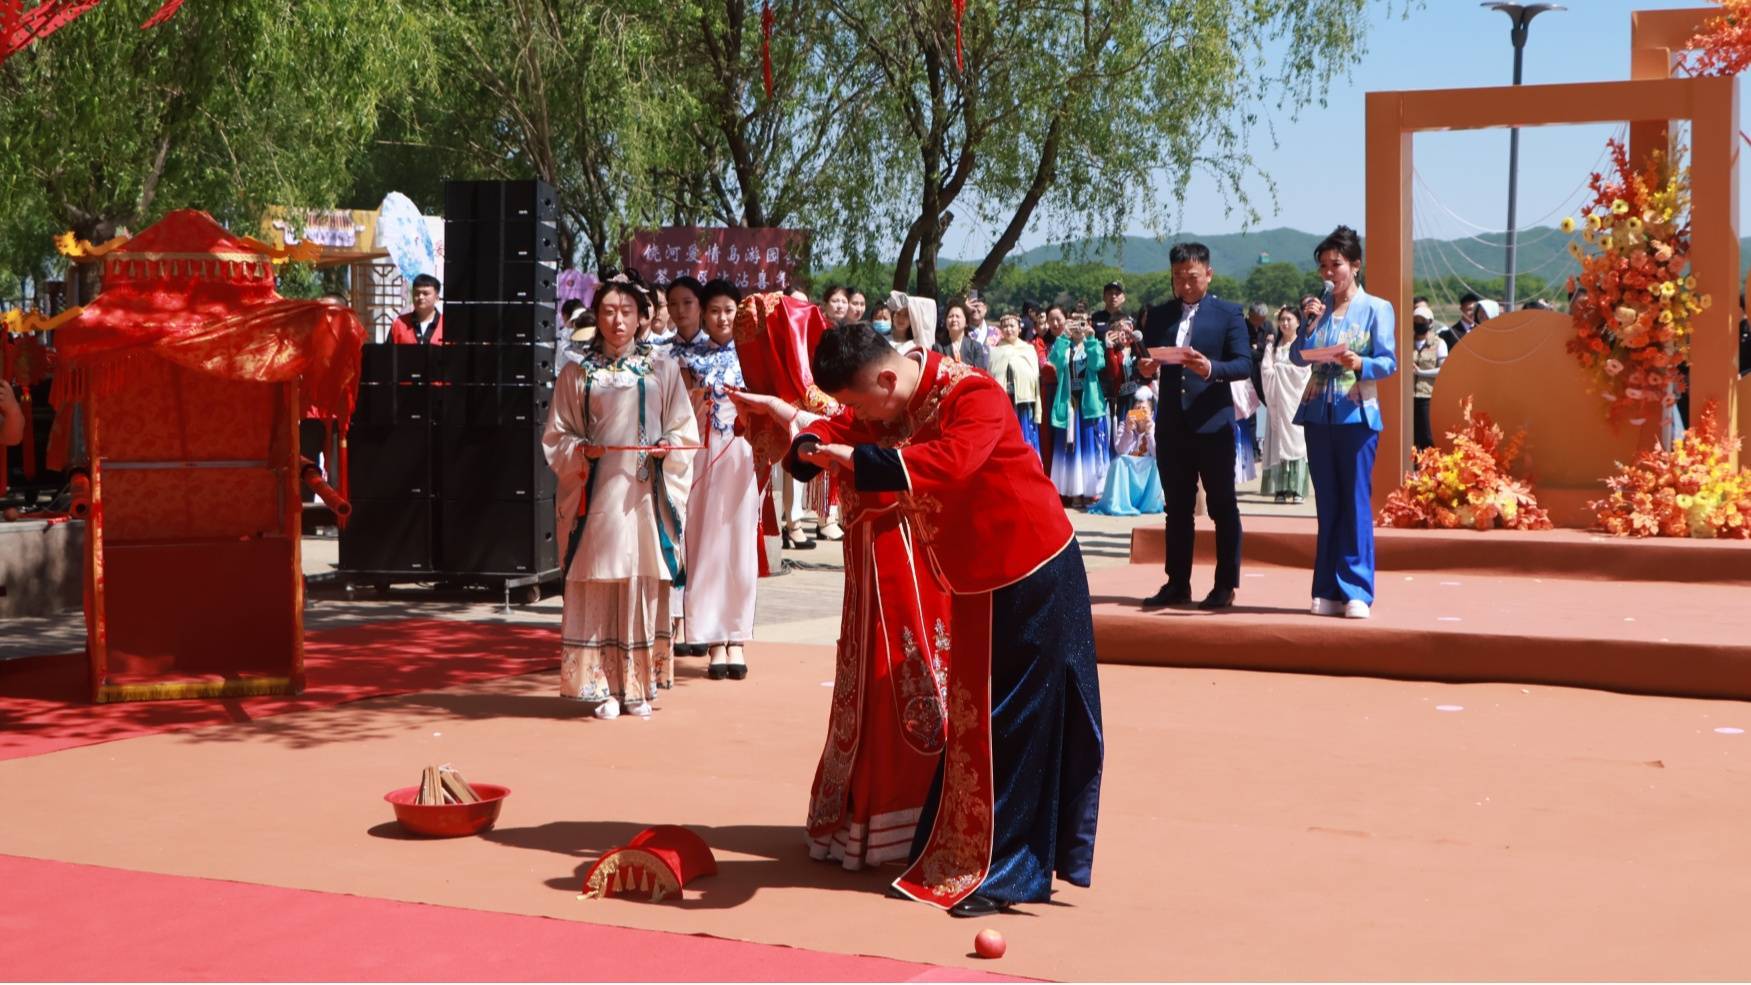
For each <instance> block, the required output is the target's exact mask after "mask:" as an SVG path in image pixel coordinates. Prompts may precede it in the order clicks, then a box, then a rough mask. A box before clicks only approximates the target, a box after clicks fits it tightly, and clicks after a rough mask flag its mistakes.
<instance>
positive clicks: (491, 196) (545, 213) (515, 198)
mask: <svg viewBox="0 0 1751 985" xmlns="http://www.w3.org/2000/svg"><path fill="white" fill-rule="evenodd" d="M506 219H523V220H533V221H535V222H558V221H559V198H558V196H556V195H554V193H553V186H552V185H549V184H548V183H547V182H545V181H537V180H530V181H446V182H444V221H445V222H446V223H450V222H457V221H461V222H476V221H480V220H494V221H498V220H506ZM448 235H449V234H448V233H446V234H445V236H446V239H447V238H448ZM447 249H448V246H447V245H446V250H447Z"/></svg>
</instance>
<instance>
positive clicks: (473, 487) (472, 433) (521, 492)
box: [438, 425, 557, 502]
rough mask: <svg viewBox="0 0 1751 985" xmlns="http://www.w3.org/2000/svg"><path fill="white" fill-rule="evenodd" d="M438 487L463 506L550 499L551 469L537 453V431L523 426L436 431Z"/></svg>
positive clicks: (539, 438)
mask: <svg viewBox="0 0 1751 985" xmlns="http://www.w3.org/2000/svg"><path fill="white" fill-rule="evenodd" d="M438 435H439V441H440V442H441V443H442V445H443V448H442V451H441V453H440V454H439V455H438V461H439V462H440V468H441V472H440V475H439V483H438V485H439V488H440V489H442V490H443V491H444V498H445V499H447V500H455V501H462V502H479V501H482V500H525V499H549V500H551V499H552V498H553V497H554V495H555V490H556V486H557V484H556V482H555V480H554V475H553V470H552V469H550V468H548V467H547V457H546V456H545V455H544V454H543V453H542V450H541V429H540V427H539V426H537V427H529V426H528V425H508V426H502V427H466V428H449V427H446V428H444V429H442V430H441V431H439V432H438Z"/></svg>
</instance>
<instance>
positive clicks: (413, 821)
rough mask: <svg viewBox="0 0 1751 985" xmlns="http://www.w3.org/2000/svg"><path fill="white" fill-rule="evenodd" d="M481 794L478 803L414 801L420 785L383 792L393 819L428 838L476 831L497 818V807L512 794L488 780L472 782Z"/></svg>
mask: <svg viewBox="0 0 1751 985" xmlns="http://www.w3.org/2000/svg"><path fill="white" fill-rule="evenodd" d="M469 786H472V787H473V788H474V792H475V793H477V794H480V802H479V803H477V804H417V803H414V801H416V800H418V799H419V795H420V788H419V787H418V786H412V787H402V788H401V789H400V790H391V791H389V792H388V793H386V794H384V795H383V799H384V800H387V801H389V803H390V804H391V805H392V806H394V808H395V819H396V820H397V821H400V822H401V826H402V827H404V828H406V829H407V830H408V831H409V832H411V833H413V834H416V835H424V836H425V837H427V838H460V837H462V836H464V835H477V834H480V833H481V832H482V831H485V830H486V829H487V828H490V827H492V826H493V822H495V821H497V820H498V819H499V808H500V807H501V806H503V804H504V802H505V798H506V797H509V796H510V795H511V788H510V787H501V786H497V785H495V784H491V783H471V784H469Z"/></svg>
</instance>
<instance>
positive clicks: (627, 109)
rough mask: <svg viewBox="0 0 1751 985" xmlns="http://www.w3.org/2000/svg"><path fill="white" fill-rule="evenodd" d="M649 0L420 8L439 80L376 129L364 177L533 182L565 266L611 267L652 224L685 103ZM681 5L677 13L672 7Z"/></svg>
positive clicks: (442, 2)
mask: <svg viewBox="0 0 1751 985" xmlns="http://www.w3.org/2000/svg"><path fill="white" fill-rule="evenodd" d="M676 6H677V5H676V4H674V3H664V2H659V0H429V2H428V3H426V4H425V5H424V7H425V9H426V10H427V11H428V14H427V17H428V20H429V33H428V36H429V38H430V43H431V45H432V49H433V52H434V54H435V57H436V60H437V62H438V63H439V65H440V66H441V70H440V71H439V72H437V73H434V74H433V75H432V76H431V77H428V78H426V79H424V80H422V86H423V87H424V88H423V89H422V92H421V93H420V96H419V99H418V100H417V101H416V102H415V103H414V104H413V105H411V106H410V107H408V108H407V109H405V110H398V111H397V112H396V113H395V114H393V115H392V116H391V117H388V118H386V119H385V121H384V128H383V132H382V134H381V136H380V138H379V143H378V145H377V147H376V149H375V150H374V160H373V166H372V167H371V169H370V171H369V172H368V173H367V174H365V175H363V176H362V180H364V181H368V182H372V183H376V184H385V183H390V182H393V181H395V180H396V174H397V169H398V168H399V169H412V168H417V169H418V171H419V173H420V175H421V176H422V177H423V179H424V184H425V187H426V189H427V190H428V191H427V194H422V195H417V196H416V201H420V202H421V204H422V205H425V206H426V207H427V208H437V207H438V206H439V205H440V203H436V202H428V201H427V199H428V198H431V197H434V194H435V187H434V186H435V180H434V179H436V178H496V179H508V180H518V179H524V178H540V179H542V180H544V181H546V182H548V183H550V184H552V185H553V186H554V188H555V191H556V193H557V195H558V199H559V205H560V240H561V245H562V248H563V249H564V251H565V254H566V256H567V257H568V258H587V259H588V260H590V261H592V262H594V263H596V264H602V263H605V262H612V258H613V257H614V256H615V255H616V253H617V251H618V249H619V244H620V242H621V241H622V240H623V239H624V237H625V235H626V233H627V232H628V231H629V230H630V229H632V228H634V227H637V226H640V225H646V224H649V223H652V222H655V221H659V220H660V219H661V218H662V212H663V208H664V205H665V198H664V196H663V195H662V194H660V193H659V184H660V183H659V182H658V181H657V180H656V179H655V177H654V176H655V175H656V174H658V173H659V172H660V171H662V170H664V169H666V168H671V167H672V166H673V165H672V159H673V156H674V155H675V154H677V153H679V151H678V150H677V148H678V147H680V146H681V144H682V141H681V138H680V135H679V134H677V132H676V130H677V128H678V127H679V126H680V125H681V121H682V120H683V119H684V118H685V117H686V116H687V114H689V113H690V112H692V109H691V107H690V105H689V100H690V97H689V96H688V95H687V93H685V92H684V91H682V90H681V89H680V87H678V86H676V85H674V83H673V81H672V79H670V78H669V77H668V72H667V71H666V69H665V64H664V58H665V57H666V55H667V52H668V49H669V41H668V40H667V39H666V37H665V34H666V32H667V27H666V26H665V14H668V15H670V16H672V15H673V11H674V8H675V7H676ZM681 6H685V4H682V5H681Z"/></svg>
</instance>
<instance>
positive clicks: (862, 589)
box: [808, 524, 880, 837]
mask: <svg viewBox="0 0 1751 985" xmlns="http://www.w3.org/2000/svg"><path fill="white" fill-rule="evenodd" d="M851 535H852V536H853V537H856V538H858V539H859V543H858V545H857V546H858V547H861V548H862V549H861V550H859V551H856V552H853V551H850V550H847V552H846V553H847V555H852V554H854V553H855V554H856V555H860V556H862V557H864V558H866V559H867V558H869V557H870V554H871V551H872V550H873V548H872V547H871V545H870V544H869V536H870V531H869V527H868V525H867V524H858V525H856V526H854V527H853V528H852V531H851ZM860 567H861V570H859V571H858V572H855V573H853V581H852V583H851V584H848V585H847V589H848V590H847V591H846V593H845V607H844V611H843V614H842V615H841V617H840V624H839V625H840V633H839V647H838V651H837V653H836V654H835V661H834V668H833V703H832V710H831V712H830V717H829V719H828V727H827V745H826V748H825V749H823V750H822V752H821V765H820V767H819V770H818V772H817V775H816V779H815V789H814V795H813V796H812V797H810V798H809V822H808V831H809V834H811V835H813V836H815V837H824V836H825V835H827V834H831V833H832V829H833V828H834V827H836V826H837V825H838V824H839V822H840V821H841V820H842V819H843V818H844V816H845V800H846V789H847V786H848V784H849V783H850V781H851V770H852V766H853V765H854V764H855V763H856V761H857V744H858V733H859V731H860V729H861V726H860V721H861V719H862V716H863V668H864V658H865V653H864V651H865V648H866V646H867V645H868V643H867V638H866V637H865V635H864V633H863V630H862V629H861V627H862V626H863V625H864V623H865V621H866V617H865V611H866V610H867V609H868V608H869V599H868V598H867V593H868V592H869V591H870V587H869V586H870V584H871V583H872V582H873V581H874V579H875V572H874V571H873V570H871V569H870V567H869V565H868V562H867V561H866V562H865V564H864V565H862V566H860ZM877 631H878V632H879V631H880V628H879V625H878V627H877Z"/></svg>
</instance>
